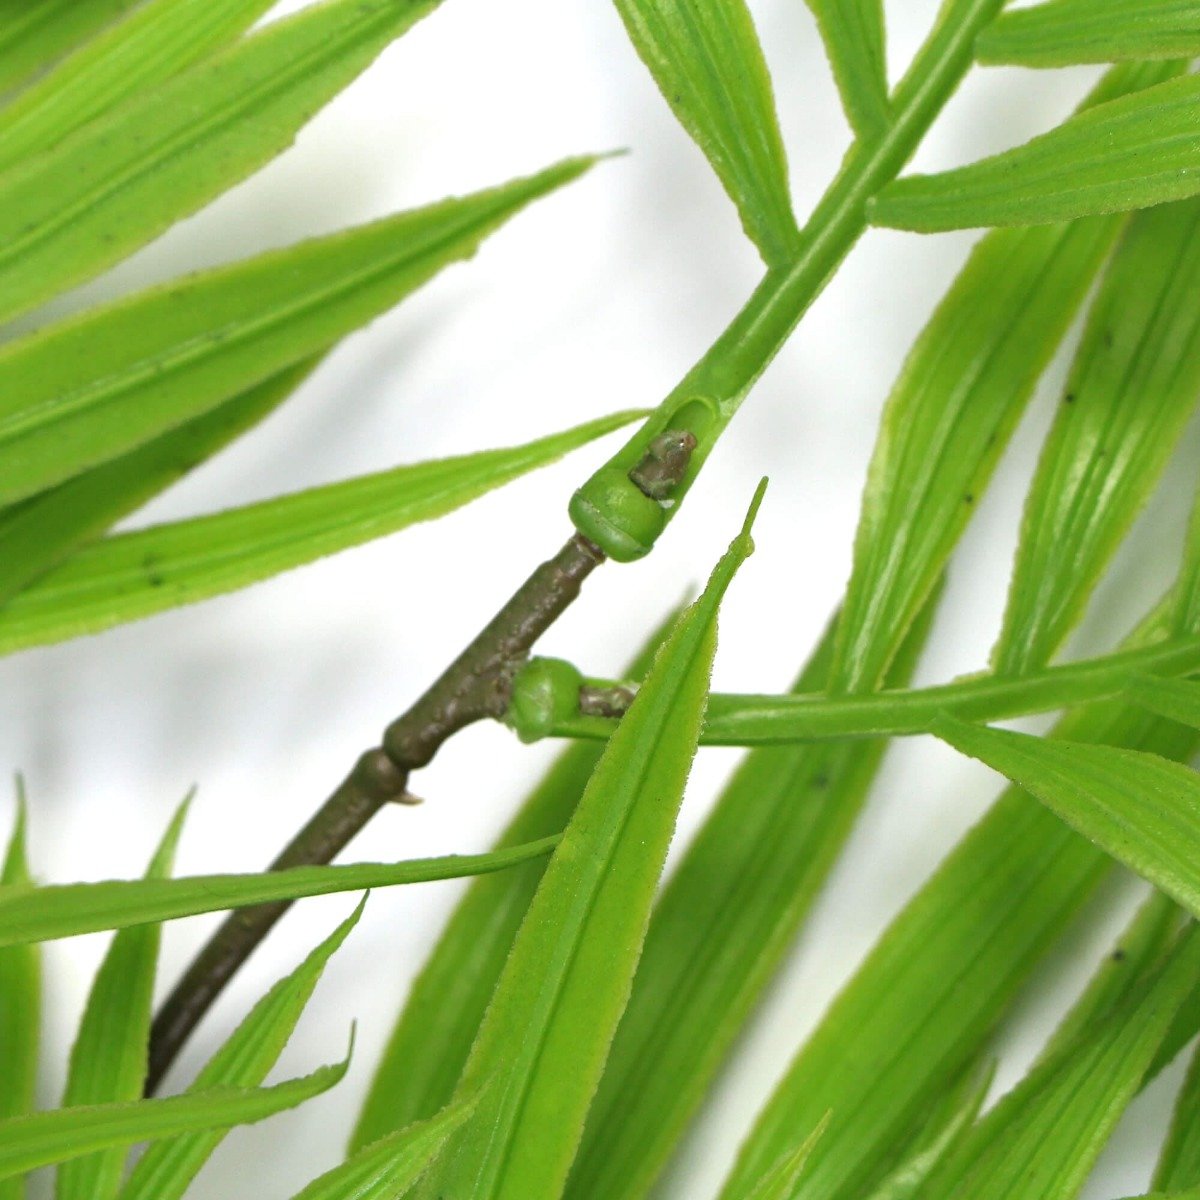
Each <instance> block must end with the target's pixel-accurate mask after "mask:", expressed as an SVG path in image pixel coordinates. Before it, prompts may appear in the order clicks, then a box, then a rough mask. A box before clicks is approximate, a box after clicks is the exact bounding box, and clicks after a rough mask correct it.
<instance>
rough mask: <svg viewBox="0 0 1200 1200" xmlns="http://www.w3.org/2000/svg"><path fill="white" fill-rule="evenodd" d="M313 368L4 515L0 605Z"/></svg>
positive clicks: (0, 514) (295, 371)
mask: <svg viewBox="0 0 1200 1200" xmlns="http://www.w3.org/2000/svg"><path fill="white" fill-rule="evenodd" d="M312 366H313V364H312V363H311V362H308V363H301V364H300V365H299V366H296V367H289V368H288V369H287V370H285V371H281V372H280V373H279V374H278V375H276V376H273V377H272V378H271V379H268V380H267V381H266V382H265V383H260V384H259V385H258V386H256V387H253V388H251V389H250V390H249V391H247V392H244V393H242V394H241V395H240V396H236V397H235V398H234V399H232V400H229V401H227V402H226V403H225V404H222V405H220V406H219V407H217V408H215V409H213V410H212V412H209V413H205V414H204V415H203V416H202V417H197V418H196V419H195V420H194V421H188V422H187V424H185V425H181V426H179V428H178V429H173V430H171V432H170V433H165V434H163V435H162V436H161V437H157V438H155V439H154V440H153V441H151V442H147V443H146V444H145V445H144V446H139V447H138V449H136V450H133V451H131V452H130V453H129V454H125V455H122V456H121V457H120V458H116V459H113V460H112V461H111V462H108V463H105V464H104V465H103V466H100V467H93V468H92V469H91V470H90V471H85V472H84V473H83V474H82V475H76V476H75V477H74V478H73V479H69V480H67V482H66V483H60V484H59V485H58V486H57V487H54V488H51V489H50V490H49V491H47V492H39V493H38V494H37V495H36V496H31V497H30V498H29V499H28V500H23V501H20V502H19V503H17V504H14V505H12V506H10V507H9V508H7V509H5V510H3V511H0V606H2V605H3V604H4V603H5V602H6V601H7V600H9V599H11V598H12V597H13V596H15V595H16V594H17V593H18V592H20V591H21V590H22V588H24V587H26V586H27V585H28V584H29V583H31V582H32V581H33V580H34V579H37V578H38V577H39V576H40V575H42V574H44V573H45V572H46V571H47V570H49V569H50V568H51V567H54V566H57V565H58V563H60V562H61V561H62V560H63V559H65V558H67V557H69V556H70V555H71V554H72V552H74V551H75V550H76V549H77V548H78V547H79V546H81V545H84V544H85V543H87V542H89V541H92V540H93V539H94V538H96V537H97V536H99V535H100V534H102V533H104V531H105V530H107V529H108V528H109V526H111V525H112V524H113V523H114V522H115V521H117V520H118V519H119V518H121V517H123V516H125V515H126V514H128V513H130V512H133V511H134V510H135V509H136V508H139V507H140V506H141V505H142V504H144V503H145V502H146V501H147V500H149V499H150V498H151V497H152V496H155V495H157V494H158V493H159V492H161V491H163V490H164V489H165V488H167V487H169V486H170V485H171V484H172V483H174V482H175V481H176V480H177V479H179V478H180V477H181V476H183V475H185V474H186V473H187V472H188V471H190V470H191V469H192V468H193V467H196V466H198V465H199V464H200V463H202V462H204V461H205V460H207V459H208V458H211V457H212V455H214V454H215V453H216V452H217V451H218V450H220V449H222V448H223V447H224V446H226V445H227V444H228V443H229V442H231V441H233V440H234V439H235V438H237V437H239V436H241V434H243V433H245V432H246V430H248V429H250V428H252V427H253V426H254V425H256V424H257V423H258V422H259V421H261V420H262V419H263V418H264V417H266V416H267V414H268V413H270V412H272V411H274V409H275V408H277V407H278V406H279V405H280V404H281V403H282V402H283V401H284V400H286V399H287V398H288V397H289V396H290V395H291V394H292V392H293V391H294V390H295V389H296V387H298V386H299V384H300V383H301V382H302V381H303V380H304V379H305V378H306V377H307V375H308V373H309V371H310V370H311V369H312ZM2 621H3V618H2V617H0V623H2Z"/></svg>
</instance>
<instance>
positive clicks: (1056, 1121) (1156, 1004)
mask: <svg viewBox="0 0 1200 1200" xmlns="http://www.w3.org/2000/svg"><path fill="white" fill-rule="evenodd" d="M1198 982H1200V936H1198V935H1197V932H1196V928H1195V926H1192V927H1191V928H1189V929H1188V930H1187V931H1186V932H1185V933H1184V934H1183V935H1182V936H1181V938H1180V940H1179V943H1178V945H1177V947H1176V948H1175V949H1174V950H1173V951H1172V953H1171V955H1170V957H1169V958H1168V961H1167V962H1166V963H1165V964H1164V965H1163V967H1162V968H1161V970H1160V971H1158V972H1157V973H1156V977H1155V978H1154V979H1153V980H1152V981H1151V983H1150V984H1149V986H1147V987H1145V988H1143V989H1141V990H1140V993H1139V994H1138V995H1136V996H1135V997H1133V998H1132V999H1131V1002H1130V1003H1129V1004H1128V1005H1126V1006H1124V1007H1123V1008H1122V1009H1121V1010H1119V1011H1117V1012H1114V1013H1112V1014H1111V1015H1110V1016H1109V1017H1108V1018H1107V1019H1106V1020H1105V1021H1103V1022H1101V1023H1100V1024H1099V1025H1098V1026H1097V1027H1096V1028H1095V1029H1094V1031H1092V1032H1090V1033H1089V1034H1088V1035H1087V1036H1085V1037H1084V1038H1082V1039H1081V1040H1080V1041H1079V1042H1078V1043H1076V1044H1075V1045H1074V1046H1072V1047H1070V1048H1069V1049H1068V1050H1067V1051H1066V1052H1064V1053H1062V1054H1060V1055H1057V1056H1055V1057H1053V1058H1051V1059H1047V1060H1045V1061H1044V1062H1043V1063H1041V1064H1040V1065H1039V1066H1036V1067H1034V1068H1033V1070H1032V1071H1030V1073H1029V1074H1028V1075H1027V1076H1026V1077H1025V1078H1024V1079H1023V1080H1022V1081H1021V1083H1019V1084H1018V1085H1017V1087H1015V1088H1014V1089H1013V1090H1012V1091H1011V1092H1009V1093H1008V1095H1006V1096H1005V1097H1004V1099H1003V1100H1001V1101H1000V1103H999V1104H997V1105H996V1106H995V1108H993V1109H992V1110H991V1111H990V1112H989V1113H988V1114H987V1115H986V1116H985V1117H984V1118H983V1120H982V1121H980V1123H979V1124H978V1125H976V1126H975V1128H974V1129H973V1130H972V1131H971V1134H970V1136H969V1137H968V1138H967V1139H966V1140H965V1141H964V1143H963V1145H962V1146H961V1148H960V1150H959V1151H958V1152H957V1153H955V1154H954V1155H952V1156H951V1158H950V1159H949V1160H948V1161H946V1162H945V1163H944V1164H943V1165H942V1167H941V1168H940V1169H939V1170H938V1171H936V1172H935V1173H934V1175H933V1178H932V1179H930V1180H929V1182H928V1183H927V1184H926V1186H925V1189H924V1190H923V1192H922V1197H923V1200H926V1198H927V1200H951V1198H954V1200H1012V1198H1015V1197H1018V1196H1037V1197H1038V1198H1039V1200H1069V1198H1070V1197H1074V1196H1075V1195H1076V1194H1077V1192H1078V1190H1079V1189H1080V1188H1081V1187H1082V1186H1083V1183H1084V1182H1085V1180H1086V1179H1087V1176H1088V1174H1089V1173H1090V1171H1091V1169H1092V1166H1093V1164H1094V1163H1095V1161H1096V1158H1097V1157H1098V1156H1099V1154H1100V1151H1101V1150H1102V1149H1103V1148H1104V1144H1105V1142H1106V1141H1107V1139H1108V1137H1109V1135H1110V1134H1111V1133H1112V1131H1113V1129H1114V1127H1115V1126H1116V1123H1117V1121H1118V1120H1119V1119H1120V1117H1121V1114H1122V1113H1123V1112H1124V1111H1125V1108H1126V1107H1127V1106H1128V1104H1129V1102H1130V1101H1131V1100H1132V1099H1133V1097H1134V1096H1135V1095H1136V1094H1137V1091H1138V1088H1139V1087H1140V1086H1141V1082H1142V1078H1143V1076H1144V1075H1145V1073H1146V1070H1147V1069H1148V1067H1149V1065H1150V1063H1151V1061H1152V1060H1153V1058H1154V1055H1155V1052H1156V1051H1157V1049H1158V1046H1159V1043H1160V1042H1161V1041H1162V1039H1163V1038H1164V1036H1165V1035H1166V1033H1167V1030H1168V1029H1169V1027H1170V1025H1171V1021H1172V1019H1173V1017H1174V1015H1175V1013H1176V1012H1177V1011H1178V1009H1179V1007H1180V1006H1181V1005H1182V1003H1183V1002H1184V1000H1185V999H1186V998H1187V996H1188V995H1189V993H1190V992H1191V991H1192V989H1193V988H1194V987H1195V986H1196V985H1197V983H1198Z"/></svg>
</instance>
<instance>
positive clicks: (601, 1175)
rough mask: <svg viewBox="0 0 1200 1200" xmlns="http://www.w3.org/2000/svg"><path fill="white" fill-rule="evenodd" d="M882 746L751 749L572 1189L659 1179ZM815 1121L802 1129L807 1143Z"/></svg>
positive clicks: (825, 649) (649, 978) (826, 864)
mask: <svg viewBox="0 0 1200 1200" xmlns="http://www.w3.org/2000/svg"><path fill="white" fill-rule="evenodd" d="M931 618H932V605H931V606H930V608H929V611H928V613H927V614H926V619H925V620H923V621H921V622H920V623H919V626H918V627H917V628H916V629H914V630H913V632H912V634H911V635H910V637H909V639H908V642H907V644H906V645H905V646H904V648H903V650H902V652H901V654H900V655H899V657H898V659H897V662H896V665H895V668H894V671H893V674H892V676H891V678H890V680H889V682H892V683H903V682H904V681H905V680H906V678H907V677H908V675H909V674H910V673H911V671H912V670H913V668H914V666H915V664H916V660H917V658H918V656H919V654H920V651H921V648H922V647H923V645H924V641H925V635H926V633H927V632H928V627H929V622H930V619H931ZM833 640H834V627H833V626H831V627H830V629H829V630H828V631H827V633H826V634H825V637H824V638H823V639H822V641H821V643H820V644H819V645H818V647H817V649H816V651H815V652H814V654H813V657H812V659H811V661H810V662H809V664H808V665H807V667H806V668H805V669H804V670H803V671H802V672H801V674H800V677H799V679H798V680H797V683H796V689H797V691H800V692H805V691H809V692H812V691H819V690H820V689H821V688H822V687H823V686H824V685H825V682H826V680H827V678H828V673H829V666H830V660H831V658H832V651H833ZM883 751H884V743H883V742H881V741H871V742H834V743H826V744H821V745H807V746H805V745H801V746H787V747H780V748H771V749H763V750H758V751H755V752H754V753H752V754H750V755H748V756H747V757H746V758H745V760H744V761H743V763H742V764H741V766H740V767H739V769H738V771H737V772H736V773H735V774H734V776H733V778H732V779H731V780H730V782H729V784H728V785H727V786H726V787H725V789H724V790H723V791H722V793H721V796H720V797H719V799H718V800H717V803H716V805H715V806H714V807H713V809H712V812H711V813H710V814H709V816H708V818H707V820H706V821H705V822H704V824H703V825H702V826H701V828H700V831H699V832H698V834H697V835H696V837H695V839H694V840H693V841H692V843H691V845H690V846H689V847H688V849H687V852H686V854H685V855H684V856H683V858H682V860H681V861H680V864H679V867H678V869H677V870H676V871H675V872H674V873H673V874H672V876H671V878H670V879H669V880H668V882H667V885H666V887H665V888H664V889H663V892H662V895H661V896H660V898H659V900H658V903H657V904H656V906H655V910H654V914H653V916H652V918H651V921H650V929H649V932H648V934H647V937H646V945H645V949H644V950H643V953H642V958H641V961H640V963H639V964H638V970H637V975H636V976H635V977H634V983H633V991H632V993H631V995H630V998H629V1005H628V1007H627V1008H626V1010H625V1015H624V1016H623V1017H622V1019H621V1024H620V1026H619V1027H618V1029H617V1036H616V1039H615V1041H614V1042H613V1047H612V1051H611V1053H610V1055H609V1060H608V1064H607V1066H606V1067H605V1071H604V1077H603V1078H602V1079H601V1081H600V1088H599V1090H598V1091H597V1093H596V1098H595V1100H594V1101H593V1104H592V1109H591V1112H590V1113H589V1116H588V1123H587V1126H586V1129H585V1132H584V1140H583V1144H582V1146H581V1147H580V1151H579V1155H578V1158H577V1160H576V1163H575V1166H574V1169H573V1172H572V1175H571V1180H570V1183H569V1185H568V1190H567V1196H568V1200H616V1198H617V1197H624V1196H628V1195H630V1194H639V1195H640V1194H643V1193H644V1192H646V1191H647V1190H648V1189H649V1187H650V1185H651V1183H652V1181H653V1180H654V1178H655V1177H656V1176H657V1175H658V1173H659V1172H660V1171H661V1170H662V1168H663V1166H664V1164H665V1163H666V1161H667V1160H668V1158H669V1156H670V1154H671V1151H672V1150H673V1149H674V1147H675V1145H676V1143H677V1140H678V1138H679V1137H680V1135H681V1134H682V1132H683V1130H684V1128H685V1126H686V1123H687V1121H688V1119H689V1118H690V1117H691V1116H692V1114H693V1113H694V1112H695V1111H696V1109H697V1107H698V1106H699V1105H700V1103H701V1102H702V1101H703V1099H704V1097H705V1095H706V1094H707V1092H708V1090H709V1088H710V1086H711V1084H712V1082H713V1079H714V1078H715V1076H716V1074H717V1072H718V1070H719V1069H720V1067H721V1065H722V1063H723V1062H724V1061H725V1059H726V1058H727V1056H728V1054H729V1053H730V1051H731V1049H732V1048H733V1046H734V1044H735V1041H736V1038H737V1035H738V1034H739V1032H740V1031H741V1030H742V1029H743V1028H744V1026H745V1023H746V1021H747V1020H748V1019H749V1017H750V1016H751V1014H752V1013H753V1012H754V1009H755V1006H756V1004H757V1003H758V1001H759V999H760V998H761V996H762V994H763V992H764V990H765V989H766V987H767V986H768V984H769V983H770V981H771V979H772V978H773V977H774V975H775V972H776V970H777V968H778V967H779V964H780V962H781V961H782V959H783V957H784V955H786V953H787V952H788V950H789V949H790V947H791V946H792V945H793V944H794V940H795V936H796V933H797V931H798V930H799V929H800V928H801V926H802V925H803V923H804V921H805V919H806V917H807V916H808V914H809V912H810V911H811V908H812V905H813V903H814V901H815V899H816V897H817V895H818V894H819V892H820V889H821V886H822V885H823V884H824V882H825V880H826V879H827V877H828V874H829V871H830V869H831V868H832V866H833V864H834V862H835V861H836V860H837V856H838V853H839V852H840V850H841V848H842V846H843V845H844V844H845V840H846V838H847V836H848V835H849V832H850V830H851V829H852V828H853V826H854V822H855V820H856V818H857V817H858V814H859V812H860V811H861V810H862V806H863V804H864V802H865V800H866V797H867V792H868V790H869V788H870V785H871V782H872V780H873V779H874V777H875V774H876V772H877V770H878V768H879V763H880V760H881V758H882V756H883ZM809 1132H811V1130H810V1129H805V1130H803V1131H798V1133H800V1135H801V1136H800V1137H799V1141H800V1142H802V1141H803V1140H804V1137H805V1136H806V1135H807V1134H808V1133H809ZM797 1144H798V1143H791V1144H789V1145H788V1146H787V1147H786V1149H781V1150H780V1153H779V1154H777V1155H776V1156H775V1159H774V1160H773V1162H772V1164H770V1165H772V1166H773V1165H774V1164H775V1163H776V1162H779V1161H784V1160H786V1159H788V1158H790V1156H791V1154H792V1153H794V1151H795V1150H796V1148H797ZM766 1169H767V1164H764V1166H763V1170H764V1171H765V1170H766ZM752 1182H753V1181H751V1180H746V1181H745V1184H744V1188H743V1190H747V1189H749V1188H750V1186H751V1185H752Z"/></svg>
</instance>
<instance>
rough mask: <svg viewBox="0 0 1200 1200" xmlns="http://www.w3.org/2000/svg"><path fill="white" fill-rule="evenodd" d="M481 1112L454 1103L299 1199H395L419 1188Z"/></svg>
mask: <svg viewBox="0 0 1200 1200" xmlns="http://www.w3.org/2000/svg"><path fill="white" fill-rule="evenodd" d="M474 1111H475V1102H474V1101H467V1102H464V1103H462V1104H452V1105H451V1106H450V1107H449V1108H446V1109H443V1111H442V1112H440V1113H438V1115H437V1116H435V1117H431V1118H430V1119H429V1120H428V1121H422V1122H420V1123H419V1124H416V1125H409V1126H407V1127H406V1128H404V1129H401V1130H399V1131H398V1132H396V1133H393V1134H389V1135H388V1136H387V1137H384V1138H380V1139H379V1140H378V1141H375V1142H372V1143H371V1144H370V1145H368V1146H365V1147H364V1148H363V1149H361V1150H359V1151H358V1152H357V1153H356V1154H354V1155H353V1156H351V1157H350V1158H349V1159H347V1161H346V1162H344V1163H342V1164H341V1166H338V1167H334V1168H333V1170H331V1171H327V1172H326V1173H325V1174H324V1175H322V1176H321V1177H320V1178H319V1179H314V1180H313V1182H312V1183H310V1184H309V1185H308V1187H306V1188H304V1190H303V1191H301V1192H298V1193H297V1194H296V1195H295V1196H294V1197H293V1200H395V1197H397V1196H399V1195H402V1194H403V1191H402V1189H404V1188H407V1187H411V1186H412V1185H413V1184H415V1183H416V1182H417V1181H418V1180H419V1179H420V1178H421V1176H422V1175H424V1174H425V1172H426V1171H427V1170H428V1169H429V1167H430V1166H431V1165H432V1164H433V1163H434V1161H435V1160H436V1159H437V1157H438V1155H439V1154H441V1152H442V1151H443V1150H444V1149H445V1146H446V1143H447V1142H448V1141H449V1140H450V1138H451V1136H452V1135H453V1134H454V1133H455V1132H456V1131H457V1130H458V1129H459V1128H461V1126H462V1124H463V1122H465V1121H466V1120H467V1119H468V1118H469V1117H470V1116H471V1114H472V1113H473V1112H474Z"/></svg>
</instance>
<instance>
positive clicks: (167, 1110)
mask: <svg viewBox="0 0 1200 1200" xmlns="http://www.w3.org/2000/svg"><path fill="white" fill-rule="evenodd" d="M348 1064H349V1060H347V1061H346V1062H343V1063H339V1064H337V1065H336V1066H331V1067H321V1068H320V1069H319V1070H316V1071H314V1072H313V1073H312V1074H311V1075H306V1076H304V1077H303V1078H301V1079H291V1080H288V1082H286V1083H280V1084H276V1085H275V1086H274V1087H269V1088H214V1089H212V1090H210V1091H207V1092H201V1093H197V1094H196V1095H188V1096H172V1097H170V1098H169V1099H167V1100H138V1101H135V1102H134V1103H132V1104H129V1103H126V1104H95V1105H89V1106H87V1107H84V1108H56V1109H52V1110H51V1111H49V1112H40V1113H34V1114H33V1115H32V1116H28V1117H17V1118H15V1119H14V1120H11V1121H0V1178H4V1177H6V1176H10V1175H19V1174H21V1173H22V1172H25V1171H33V1170H36V1169H37V1168H38V1167H47V1166H50V1165H52V1164H53V1163H59V1162H66V1161H67V1160H69V1159H72V1158H78V1157H79V1156H80V1155H83V1154H94V1153H96V1152H97V1151H98V1150H104V1149H107V1148H108V1147H110V1146H127V1145H130V1144H132V1143H133V1142H144V1141H150V1140H153V1139H155V1138H161V1137H173V1136H174V1135H176V1134H180V1133H187V1132H189V1131H191V1130H196V1129H219V1128H230V1127H232V1126H234V1125H249V1124H251V1123H253V1122H255V1121H261V1120H262V1119H263V1118H264V1117H270V1116H273V1115H274V1114H275V1113H278V1112H283V1111H284V1109H288V1108H295V1107H296V1105H297V1104H302V1103H303V1102H304V1101H305V1100H308V1099H311V1098H312V1097H313V1096H319V1095H320V1094H321V1093H322V1092H325V1091H328V1090H329V1089H330V1088H331V1087H333V1085H334V1084H336V1083H338V1082H339V1081H340V1080H341V1078H342V1076H344V1075H345V1073H346V1068H347V1066H348Z"/></svg>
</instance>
